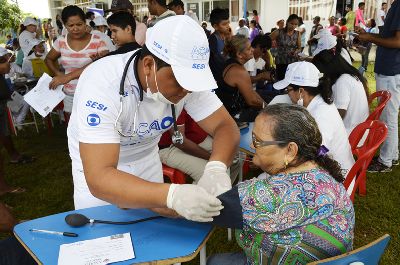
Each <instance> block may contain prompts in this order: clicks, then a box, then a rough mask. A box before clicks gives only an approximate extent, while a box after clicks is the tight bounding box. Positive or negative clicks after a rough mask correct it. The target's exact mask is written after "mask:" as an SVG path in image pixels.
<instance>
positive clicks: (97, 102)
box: [67, 52, 222, 208]
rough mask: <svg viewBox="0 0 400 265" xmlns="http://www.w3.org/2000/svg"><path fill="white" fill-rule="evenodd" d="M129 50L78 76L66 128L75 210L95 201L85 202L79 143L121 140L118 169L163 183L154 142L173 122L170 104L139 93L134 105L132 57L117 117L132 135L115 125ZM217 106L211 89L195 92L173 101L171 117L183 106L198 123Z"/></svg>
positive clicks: (88, 195)
mask: <svg viewBox="0 0 400 265" xmlns="http://www.w3.org/2000/svg"><path fill="white" fill-rule="evenodd" d="M132 54H133V52H129V53H125V54H120V55H114V56H107V57H105V58H102V59H100V60H98V61H96V62H94V63H92V64H91V65H89V66H88V67H87V68H86V69H85V70H84V72H83V73H82V75H81V76H80V78H79V82H78V84H77V88H76V92H75V97H74V105H73V109H72V115H71V119H70V122H69V125H68V130H67V134H68V147H69V151H70V156H71V159H72V171H73V177H74V189H75V190H74V197H75V198H74V199H75V207H76V208H85V207H91V206H95V205H100V204H96V203H85V202H86V201H90V200H92V199H93V196H92V195H91V193H90V191H89V189H88V187H87V184H86V180H85V176H84V175H83V171H82V170H83V166H82V161H81V157H80V153H79V142H82V143H89V144H103V143H115V144H120V154H119V161H118V169H120V170H122V171H125V172H127V173H130V174H133V175H136V176H138V177H140V178H143V179H145V180H149V181H153V182H162V181H163V176H162V169H161V162H160V158H159V156H158V142H159V140H160V137H161V135H162V134H163V132H165V131H167V130H168V129H169V128H171V126H172V125H173V118H172V112H171V106H170V105H169V104H165V103H162V102H159V101H155V100H153V99H151V98H148V97H147V96H146V93H144V98H143V101H142V102H141V103H140V106H139V107H138V101H139V86H138V83H137V81H136V79H135V75H134V70H133V64H134V60H133V61H132V62H131V67H130V68H129V70H128V72H127V77H126V80H125V97H124V99H123V100H124V101H123V112H122V115H121V117H120V121H121V124H122V130H123V132H124V133H125V134H130V133H131V132H132V131H135V132H136V133H137V136H134V137H121V136H120V135H119V134H118V132H117V130H116V129H115V128H114V123H115V121H116V119H117V115H118V112H119V108H120V99H119V84H120V81H121V78H122V73H123V70H124V67H125V65H126V62H127V61H128V59H129V57H130V56H131V55H132ZM221 106H222V103H221V101H220V100H219V99H218V97H217V96H216V95H215V94H214V93H212V92H211V91H205V92H194V93H190V94H188V95H187V96H186V97H185V98H184V99H182V100H181V101H180V102H179V103H178V104H176V105H175V108H176V116H177V117H178V116H179V114H180V113H181V111H182V109H183V107H185V109H186V110H187V112H188V113H189V115H190V116H191V117H192V118H193V119H194V120H195V121H200V120H202V119H204V118H206V117H208V116H209V115H211V114H212V113H214V112H215V111H216V110H217V109H219V108H220V107H221ZM135 112H136V113H137V120H136V121H134V116H135V115H134V113H135ZM99 155H101V154H99ZM77 197H79V199H77ZM93 201H94V200H93ZM82 202H83V203H82Z"/></svg>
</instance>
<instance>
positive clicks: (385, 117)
mask: <svg viewBox="0 0 400 265" xmlns="http://www.w3.org/2000/svg"><path fill="white" fill-rule="evenodd" d="M375 79H376V90H388V91H389V92H390V94H391V95H392V96H391V98H390V100H389V101H388V103H387V104H386V107H385V108H384V109H383V112H382V115H381V118H380V120H381V121H383V122H384V123H385V124H386V125H387V127H388V136H387V138H386V140H385V142H383V144H382V146H381V152H380V155H379V161H380V162H381V163H382V164H384V165H385V166H388V167H391V166H392V161H393V160H397V159H399V130H398V123H399V118H398V117H399V106H400V74H398V75H395V76H385V75H381V74H376V75H375Z"/></svg>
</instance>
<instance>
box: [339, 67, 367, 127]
mask: <svg viewBox="0 0 400 265" xmlns="http://www.w3.org/2000/svg"><path fill="white" fill-rule="evenodd" d="M332 92H333V103H334V104H335V106H336V108H338V109H343V110H346V116H344V119H343V123H344V127H345V128H346V131H347V135H350V133H351V131H352V130H353V129H354V128H355V127H356V126H357V125H358V124H360V123H362V122H364V121H365V120H366V119H367V118H368V115H369V108H368V99H367V95H366V94H365V91H364V87H363V84H362V82H361V81H360V80H357V79H356V78H355V77H353V76H351V75H349V74H343V75H341V76H340V77H339V78H338V80H337V81H336V83H335V84H334V85H333V86H332Z"/></svg>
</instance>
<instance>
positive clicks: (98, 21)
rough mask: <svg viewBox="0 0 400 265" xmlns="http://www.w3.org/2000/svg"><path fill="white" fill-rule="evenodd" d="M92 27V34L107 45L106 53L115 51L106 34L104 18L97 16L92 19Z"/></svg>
mask: <svg viewBox="0 0 400 265" xmlns="http://www.w3.org/2000/svg"><path fill="white" fill-rule="evenodd" d="M93 22H94V25H95V27H96V29H94V30H92V32H91V33H92V34H96V35H98V36H99V37H100V38H101V39H102V40H103V41H104V42H105V43H106V45H107V48H108V51H110V52H112V51H115V50H116V48H115V45H114V43H113V42H112V41H111V38H110V37H109V36H108V35H107V34H106V32H107V28H108V24H107V21H106V19H105V18H104V17H102V16H97V17H95V18H94V19H93Z"/></svg>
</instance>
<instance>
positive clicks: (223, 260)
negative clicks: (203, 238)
mask: <svg viewBox="0 0 400 265" xmlns="http://www.w3.org/2000/svg"><path fill="white" fill-rule="evenodd" d="M246 264H247V261H246V256H245V255H244V253H243V252H235V253H221V254H215V255H212V256H210V257H209V258H208V259H207V265H246Z"/></svg>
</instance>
